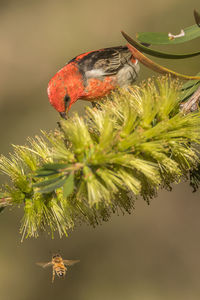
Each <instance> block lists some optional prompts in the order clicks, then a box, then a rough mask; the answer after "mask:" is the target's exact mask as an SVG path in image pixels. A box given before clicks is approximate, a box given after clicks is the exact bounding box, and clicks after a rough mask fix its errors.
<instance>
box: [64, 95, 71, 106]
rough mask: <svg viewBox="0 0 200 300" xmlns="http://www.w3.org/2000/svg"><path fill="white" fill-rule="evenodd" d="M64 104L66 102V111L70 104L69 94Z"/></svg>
mask: <svg viewBox="0 0 200 300" xmlns="http://www.w3.org/2000/svg"><path fill="white" fill-rule="evenodd" d="M64 102H65V109H67V108H68V106H69V104H70V97H69V96H68V95H67V94H66V95H65V97H64Z"/></svg>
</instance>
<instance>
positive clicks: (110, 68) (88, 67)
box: [77, 46, 132, 78]
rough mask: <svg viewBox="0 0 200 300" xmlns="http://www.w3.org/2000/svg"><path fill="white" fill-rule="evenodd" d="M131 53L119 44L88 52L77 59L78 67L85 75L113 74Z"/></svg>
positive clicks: (127, 59) (126, 60) (128, 58)
mask: <svg viewBox="0 0 200 300" xmlns="http://www.w3.org/2000/svg"><path fill="white" fill-rule="evenodd" d="M131 56H132V54H131V52H130V51H129V49H128V48H127V47H125V46H124V47H123V46H119V47H112V48H105V49H100V50H97V51H93V52H89V53H88V54H87V55H86V56H84V57H82V58H81V59H80V60H77V64H78V68H79V71H80V72H81V73H83V74H84V75H85V76H86V77H88V78H89V77H101V76H109V75H115V74H116V73H117V72H118V71H119V69H121V68H122V67H123V66H124V64H125V63H127V62H128V61H129V60H130V58H131Z"/></svg>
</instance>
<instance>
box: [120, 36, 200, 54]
mask: <svg viewBox="0 0 200 300" xmlns="http://www.w3.org/2000/svg"><path fill="white" fill-rule="evenodd" d="M199 31H200V30H199ZM121 33H122V35H123V37H124V38H125V39H126V40H127V41H128V42H129V43H130V44H131V45H132V46H134V47H135V48H136V49H138V50H140V51H141V52H144V53H146V54H149V55H151V56H155V57H160V58H168V59H184V58H189V57H193V56H197V55H200V51H198V52H193V53H185V54H171V53H166V52H161V51H157V50H152V49H150V48H148V47H145V46H144V45H142V44H140V43H138V42H137V41H135V40H134V39H132V38H131V37H130V36H128V35H127V34H126V33H125V32H124V31H121ZM152 44H153V43H152Z"/></svg>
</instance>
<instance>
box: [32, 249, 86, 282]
mask: <svg viewBox="0 0 200 300" xmlns="http://www.w3.org/2000/svg"><path fill="white" fill-rule="evenodd" d="M79 261H80V260H68V259H62V257H61V256H60V254H55V255H53V256H52V260H51V261H50V262H48V263H37V265H39V266H41V267H43V268H46V267H50V266H53V275H52V283H53V282H54V278H55V274H56V275H57V276H58V277H59V278H64V277H65V275H66V272H67V266H72V265H74V264H76V263H78V262H79Z"/></svg>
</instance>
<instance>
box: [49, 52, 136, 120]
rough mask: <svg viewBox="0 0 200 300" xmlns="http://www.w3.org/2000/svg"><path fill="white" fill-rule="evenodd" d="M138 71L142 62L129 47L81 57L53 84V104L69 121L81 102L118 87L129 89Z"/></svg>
mask: <svg viewBox="0 0 200 300" xmlns="http://www.w3.org/2000/svg"><path fill="white" fill-rule="evenodd" d="M138 72H139V64H138V61H137V59H135V58H134V57H133V55H132V53H131V52H130V50H129V49H128V47H126V46H118V47H112V48H105V49H100V50H97V51H91V52H87V53H84V54H80V55H78V56H76V57H75V58H73V59H72V60H71V61H69V63H67V64H66V65H65V66H64V67H63V68H62V69H61V70H59V71H58V72H57V73H56V74H55V76H54V77H53V78H52V79H51V80H50V81H49V84H48V89H47V93H48V97H49V101H50V103H51V105H53V107H54V108H55V109H56V110H57V111H58V112H59V113H60V115H61V117H63V118H66V111H69V109H70V107H71V105H72V104H73V103H74V102H76V101H77V100H78V99H83V100H87V101H94V99H98V98H102V97H104V96H105V95H107V94H108V93H109V92H110V91H112V90H114V89H116V88H117V87H127V86H129V85H131V84H132V83H133V82H134V81H135V80H136V77H137V74H138Z"/></svg>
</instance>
